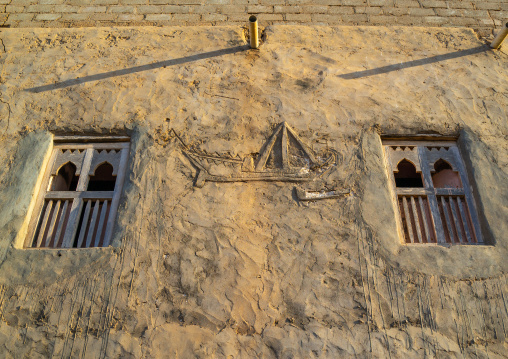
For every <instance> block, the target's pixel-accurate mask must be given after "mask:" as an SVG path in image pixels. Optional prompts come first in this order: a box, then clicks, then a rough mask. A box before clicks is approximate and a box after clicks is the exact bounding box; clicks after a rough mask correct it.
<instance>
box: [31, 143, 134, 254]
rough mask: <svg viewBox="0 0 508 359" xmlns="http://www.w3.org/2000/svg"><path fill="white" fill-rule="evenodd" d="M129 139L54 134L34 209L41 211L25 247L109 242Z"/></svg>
mask: <svg viewBox="0 0 508 359" xmlns="http://www.w3.org/2000/svg"><path fill="white" fill-rule="evenodd" d="M79 140H81V141H83V142H78V141H79ZM128 140H129V138H128V137H115V138H111V137H107V138H97V137H94V138H80V137H73V138H68V137H55V143H54V146H53V152H52V156H51V159H50V162H49V164H48V167H47V168H46V170H45V176H44V183H43V184H42V187H41V192H42V193H39V197H38V199H37V203H36V212H34V213H35V214H38V216H34V217H33V218H32V219H31V222H30V227H29V233H28V237H27V239H26V242H25V247H28V248H88V247H105V246H108V245H109V242H110V240H111V236H112V231H113V226H114V220H115V217H116V211H117V208H118V201H119V199H120V193H121V190H122V185H123V181H124V174H125V167H126V165H127V158H128V153H129V142H128ZM70 141H74V142H70ZM88 141H96V142H88ZM104 141H116V142H104Z"/></svg>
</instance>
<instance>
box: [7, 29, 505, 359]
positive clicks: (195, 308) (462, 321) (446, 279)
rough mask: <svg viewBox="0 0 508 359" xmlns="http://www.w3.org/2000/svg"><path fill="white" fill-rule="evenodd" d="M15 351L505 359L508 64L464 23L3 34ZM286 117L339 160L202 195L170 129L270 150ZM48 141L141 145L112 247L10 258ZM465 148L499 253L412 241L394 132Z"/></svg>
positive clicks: (212, 143)
mask: <svg viewBox="0 0 508 359" xmlns="http://www.w3.org/2000/svg"><path fill="white" fill-rule="evenodd" d="M0 37H1V39H2V43H3V46H2V47H0V51H2V53H1V55H2V57H1V61H2V71H1V85H0V91H1V96H0V99H1V107H0V114H1V121H0V131H1V136H2V148H1V149H0V160H1V163H3V164H4V166H2V168H0V231H1V232H0V256H1V257H0V260H1V264H0V284H1V285H0V319H1V320H0V351H1V352H2V353H4V356H5V357H16V358H18V357H30V358H37V357H41V358H43V357H44V358H45V357H63V358H66V357H76V358H77V357H113V358H115V357H121V358H141V357H146V358H153V357H181V358H188V357H198V358H209V357H217V358H228V357H231V358H242V357H243V358H251V357H256V356H257V357H266V358H309V357H310V358H312V357H322V358H337V357H359V358H364V357H373V358H386V357H393V358H408V357H409V358H411V357H415V358H416V357H418V358H420V357H447V358H463V357H465V358H469V357H478V358H502V357H506V352H507V351H508V341H507V330H508V310H507V308H508V291H507V288H508V285H507V284H508V283H507V279H508V278H507V271H508V262H507V261H506V258H507V256H508V240H507V238H506V233H507V231H508V228H507V226H508V225H507V223H508V221H507V219H508V218H507V217H508V211H507V208H506V203H508V188H507V187H508V185H507V181H506V178H507V172H508V162H507V158H508V156H507V152H508V151H507V141H506V136H507V124H506V117H507V116H506V108H507V105H508V98H507V95H508V85H507V84H508V81H507V80H508V78H507V75H506V73H507V68H508V65H507V64H508V61H507V60H508V55H507V54H506V53H505V52H503V51H498V52H493V51H490V50H488V47H487V46H485V45H484V44H483V43H482V42H480V41H479V40H478V39H477V37H476V36H475V34H474V33H473V32H472V31H471V30H466V29H437V28H434V29H415V28H391V29H387V28H348V27H341V28H326V27H317V28H313V27H270V28H268V29H267V30H266V32H265V37H264V39H265V42H264V44H263V45H262V47H261V49H260V50H259V51H253V50H248V49H247V47H246V46H245V44H246V41H245V38H244V34H243V32H242V30H241V29H240V28H234V27H231V28H220V27H219V28H203V27H201V28H193V27H187V28H162V29H155V28H119V29H116V28H112V29H71V30H64V29H61V30H43V29H39V30H33V29H32V30H29V29H25V30H22V29H10V30H6V31H3V32H2V33H1V35H0ZM281 121H287V122H288V123H289V124H290V125H291V126H292V127H293V128H294V129H295V131H296V132H297V133H298V134H299V135H300V137H301V138H302V139H303V140H304V141H306V142H307V143H308V144H309V145H311V146H312V147H313V148H314V150H315V151H316V153H322V152H323V151H325V150H326V149H327V148H328V149H334V150H336V151H337V153H338V156H337V161H336V163H335V165H334V166H333V168H332V170H331V171H330V172H329V173H328V174H327V175H326V176H323V177H322V178H321V179H319V180H318V181H315V182H312V183H309V184H306V185H305V186H306V187H307V188H314V189H321V188H323V187H324V186H326V187H328V188H336V189H342V188H347V189H351V190H352V194H351V195H350V196H345V197H343V198H339V199H329V200H323V201H320V202H310V203H303V202H299V201H298V199H297V197H296V195H295V191H294V187H295V185H294V184H291V183H282V182H274V183H269V182H252V183H222V184H220V183H211V182H207V183H206V184H205V186H204V187H203V188H196V187H194V186H193V181H194V178H195V175H196V169H195V168H194V167H193V166H192V165H191V163H190V162H189V160H188V159H187V157H185V156H184V155H183V154H182V145H181V143H180V142H179V141H178V140H177V138H176V137H175V136H174V133H173V132H172V131H171V129H174V130H175V131H176V132H177V133H178V134H179V135H180V136H181V138H182V139H183V140H184V141H185V142H186V143H187V144H188V145H192V146H195V147H196V148H199V149H201V150H206V151H208V152H211V153H213V152H215V151H217V152H219V153H226V152H230V153H231V154H232V155H236V154H239V155H241V156H245V155H248V154H251V153H256V152H258V151H259V150H260V148H261V146H262V145H263V143H265V141H266V140H267V138H268V136H269V135H270V134H271V131H272V130H273V128H274V127H275V126H276V125H277V124H278V123H280V122H281ZM51 133H67V134H73V133H74V134H76V133H78V134H82V133H87V134H129V135H130V136H131V137H132V145H131V154H130V159H129V166H128V172H127V182H126V184H125V186H124V191H123V195H122V200H121V203H120V208H119V212H118V219H117V227H116V230H115V234H114V239H113V243H114V246H113V247H110V248H103V249H86V250H24V249H18V248H16V246H15V241H16V236H17V234H18V232H19V230H20V228H22V226H23V222H24V221H25V217H26V212H27V210H28V207H29V203H30V201H31V199H32V197H31V196H32V194H33V193H32V192H33V188H34V187H35V185H36V182H37V176H38V173H39V170H40V167H41V165H42V162H43V158H44V157H45V155H46V154H47V151H48V148H49V146H50V141H51V139H50V137H51V136H50V134H51ZM416 133H438V134H444V135H459V136H460V145H461V148H462V151H463V157H464V160H465V162H466V163H467V165H468V167H469V170H470V176H471V179H472V181H474V183H475V186H474V191H475V195H476V197H477V198H478V200H479V202H478V209H479V212H480V216H481V217H482V226H483V228H484V233H483V235H484V236H485V237H486V238H487V240H488V241H489V242H490V243H491V244H492V245H489V246H468V247H463V246H454V247H451V248H446V247H440V246H439V247H438V246H432V247H430V246H421V247H415V246H412V247H410V246H404V245H401V240H400V239H399V238H398V236H397V224H396V220H395V213H394V208H393V206H392V203H391V197H390V190H389V184H388V176H387V173H386V170H385V168H384V166H383V157H382V156H383V154H382V148H381V140H380V134H408V135H411V134H416Z"/></svg>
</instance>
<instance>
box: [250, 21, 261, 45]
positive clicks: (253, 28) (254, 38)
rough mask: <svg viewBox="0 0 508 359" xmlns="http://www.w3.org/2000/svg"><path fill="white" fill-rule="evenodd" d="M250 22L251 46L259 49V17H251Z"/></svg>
mask: <svg viewBox="0 0 508 359" xmlns="http://www.w3.org/2000/svg"><path fill="white" fill-rule="evenodd" d="M249 23H250V48H251V49H257V48H258V47H259V37H258V18H257V17H256V16H254V15H251V17H249Z"/></svg>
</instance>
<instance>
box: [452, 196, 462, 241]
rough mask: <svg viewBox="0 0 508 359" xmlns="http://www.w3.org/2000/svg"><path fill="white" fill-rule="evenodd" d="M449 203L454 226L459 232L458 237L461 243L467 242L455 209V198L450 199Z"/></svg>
mask: <svg viewBox="0 0 508 359" xmlns="http://www.w3.org/2000/svg"><path fill="white" fill-rule="evenodd" d="M448 203H449V204H450V210H451V212H452V218H453V225H454V227H455V230H456V231H457V236H458V238H459V241H460V243H464V242H466V241H465V239H464V233H462V226H461V225H460V217H459V216H458V215H457V210H456V209H455V203H454V198H453V197H451V196H450V197H448Z"/></svg>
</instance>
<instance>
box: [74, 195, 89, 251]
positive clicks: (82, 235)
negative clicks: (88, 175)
mask: <svg viewBox="0 0 508 359" xmlns="http://www.w3.org/2000/svg"><path fill="white" fill-rule="evenodd" d="M91 207H92V201H86V208H85V213H84V215H83V221H82V222H81V230H80V231H79V237H78V241H77V243H76V247H77V248H81V246H82V245H83V239H84V238H85V233H86V227H87V224H88V218H89V217H90V208H91Z"/></svg>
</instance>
